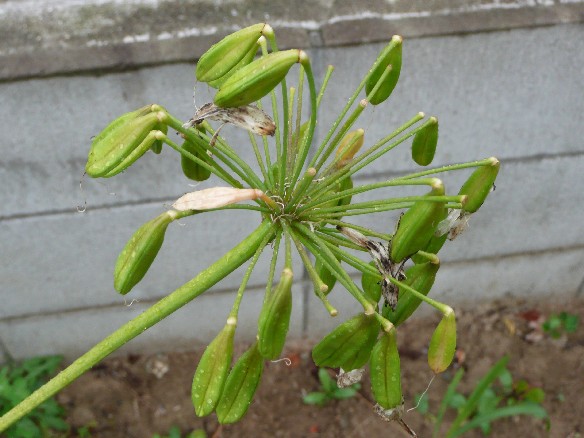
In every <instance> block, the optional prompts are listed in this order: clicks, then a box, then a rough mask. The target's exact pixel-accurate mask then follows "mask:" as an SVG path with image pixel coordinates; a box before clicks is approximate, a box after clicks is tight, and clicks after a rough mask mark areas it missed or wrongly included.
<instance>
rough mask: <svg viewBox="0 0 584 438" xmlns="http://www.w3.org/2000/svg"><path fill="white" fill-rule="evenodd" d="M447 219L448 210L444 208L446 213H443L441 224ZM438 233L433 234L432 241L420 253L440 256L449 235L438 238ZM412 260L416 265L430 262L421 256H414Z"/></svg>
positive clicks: (445, 234)
mask: <svg viewBox="0 0 584 438" xmlns="http://www.w3.org/2000/svg"><path fill="white" fill-rule="evenodd" d="M447 217H448V209H447V208H444V211H443V212H442V216H441V217H440V222H442V221H443V220H444V219H446V218H447ZM440 222H439V223H440ZM437 233H438V230H436V232H435V233H434V234H432V237H431V238H430V240H429V242H428V243H427V244H426V246H425V247H424V248H422V249H420V250H419V251H425V252H429V253H430V254H438V252H439V251H440V250H441V249H442V247H443V246H444V243H445V242H446V239H447V238H448V233H444V234H442V235H440V236H437V235H436V234H437ZM411 258H412V261H413V262H414V263H417V264H420V263H426V262H427V261H428V259H427V258H425V257H422V256H421V255H419V254H414V255H413V256H412V257H411Z"/></svg>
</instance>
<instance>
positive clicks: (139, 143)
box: [85, 112, 160, 178]
mask: <svg viewBox="0 0 584 438" xmlns="http://www.w3.org/2000/svg"><path fill="white" fill-rule="evenodd" d="M122 117H124V116H122ZM159 124H160V121H159V120H158V114H157V113H155V112H150V113H148V114H146V115H143V116H139V117H133V118H125V119H124V120H123V122H121V123H120V124H119V125H117V127H116V128H114V129H110V128H109V126H108V127H107V128H106V130H107V131H108V132H107V133H106V134H105V135H103V136H102V135H98V136H97V137H96V138H95V139H94V141H93V143H92V144H91V149H90V151H89V157H88V159H87V164H86V165H85V171H86V172H87V174H88V175H89V176H91V177H94V178H97V177H101V176H106V175H107V176H113V175H114V174H116V173H119V172H121V171H122V170H124V169H125V168H127V167H128V166H129V165H131V164H132V163H133V162H134V161H136V160H137V159H138V158H139V157H140V156H142V155H143V154H144V153H145V152H146V151H147V150H148V149H149V148H150V146H152V143H154V141H156V138H153V139H152V142H151V143H150V144H149V145H148V147H147V148H144V146H145V144H144V141H145V140H146V138H147V137H148V134H150V132H151V131H152V130H154V129H155V128H156V126H158V125H159ZM110 126H111V124H110ZM136 151H138V152H140V153H137V152H136ZM130 155H131V156H132V157H133V160H132V161H131V162H129V163H127V164H126V165H125V166H123V168H120V164H121V163H122V162H124V163H126V162H127V160H126V159H127V158H128V157H129V156H130ZM113 169H117V171H116V172H115V173H112V171H113Z"/></svg>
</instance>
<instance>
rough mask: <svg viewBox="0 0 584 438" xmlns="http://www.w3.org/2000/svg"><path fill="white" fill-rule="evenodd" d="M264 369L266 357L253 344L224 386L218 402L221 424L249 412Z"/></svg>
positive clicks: (235, 419) (231, 421)
mask: <svg viewBox="0 0 584 438" xmlns="http://www.w3.org/2000/svg"><path fill="white" fill-rule="evenodd" d="M263 371H264V358H263V357H262V355H261V354H260V352H259V350H258V346H257V343H255V344H253V345H252V346H251V347H250V348H249V349H248V350H247V351H246V352H245V353H243V354H242V355H241V357H240V358H239V359H238V360H237V362H236V363H235V365H234V366H233V368H232V369H231V372H230V373H229V376H228V377H227V381H226V382H225V387H224V388H223V395H221V398H220V399H219V403H218V404H217V418H218V419H219V423H221V424H230V423H235V422H236V421H239V420H240V419H241V418H242V417H243V416H244V415H245V413H246V412H247V409H248V408H249V405H250V404H251V401H252V399H253V396H254V394H255V392H256V389H257V387H258V385H259V383H260V380H261V378H262V373H263Z"/></svg>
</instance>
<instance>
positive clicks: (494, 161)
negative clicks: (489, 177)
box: [489, 157, 500, 166]
mask: <svg viewBox="0 0 584 438" xmlns="http://www.w3.org/2000/svg"><path fill="white" fill-rule="evenodd" d="M489 163H490V165H491V166H498V165H499V164H500V161H499V159H498V158H497V157H491V158H489Z"/></svg>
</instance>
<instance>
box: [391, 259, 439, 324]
mask: <svg viewBox="0 0 584 438" xmlns="http://www.w3.org/2000/svg"><path fill="white" fill-rule="evenodd" d="M439 268H440V263H430V262H426V263H421V264H416V265H414V266H412V267H410V268H408V269H407V270H406V272H405V274H406V279H405V280H403V283H405V284H406V285H408V286H410V287H411V288H412V289H414V290H416V291H418V292H420V293H421V294H423V295H428V293H429V292H430V289H432V286H433V285H434V280H435V279H436V274H437V273H438V269H439ZM421 302H422V301H421V300H420V299H419V298H417V297H415V296H414V295H412V294H411V293H409V292H408V291H407V290H402V289H401V288H400V291H399V301H398V302H397V306H396V308H395V311H392V310H391V309H389V308H386V309H384V313H383V316H385V317H386V318H387V319H389V320H390V321H391V322H392V323H393V324H394V325H395V326H398V325H400V324H402V323H403V322H404V321H406V320H407V319H408V318H409V317H410V316H411V315H412V314H413V313H414V312H415V310H416V309H417V308H418V307H419V306H420V304H421Z"/></svg>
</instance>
